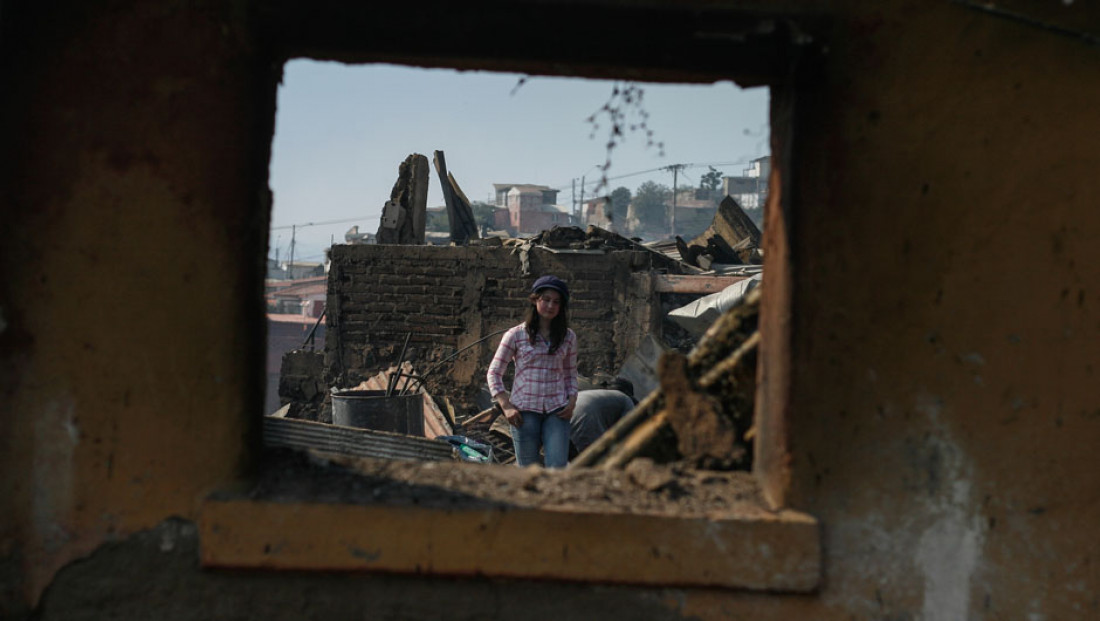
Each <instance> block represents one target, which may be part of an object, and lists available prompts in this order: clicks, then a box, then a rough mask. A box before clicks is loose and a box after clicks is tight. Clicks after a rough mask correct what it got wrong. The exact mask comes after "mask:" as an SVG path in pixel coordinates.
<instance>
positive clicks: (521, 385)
mask: <svg viewBox="0 0 1100 621" xmlns="http://www.w3.org/2000/svg"><path fill="white" fill-rule="evenodd" d="M513 361H514V362H515V363H516V374H515V378H514V379H513V380H512V395H511V397H510V400H511V402H512V405H514V406H516V408H518V409H520V410H527V411H529V412H550V411H552V410H556V409H557V408H560V407H564V406H566V405H567V404H568V403H569V399H570V398H572V397H573V395H575V394H577V335H576V334H575V333H574V332H573V331H572V330H566V333H565V339H564V340H563V341H562V343H561V346H559V347H558V350H557V351H556V352H554V353H552V354H551V353H550V342H549V341H547V340H546V339H544V338H542V337H541V336H539V335H536V336H535V342H534V343H531V339H530V338H529V337H528V336H527V330H526V329H525V326H524V324H520V325H518V326H516V327H514V328H512V329H511V330H508V331H507V332H505V333H504V338H502V339H501V340H500V346H499V347H497V353H496V355H495V356H493V362H492V364H490V365H489V373H488V380H489V393H490V394H491V395H492V396H493V397H494V398H495V397H496V396H497V395H498V394H500V393H502V392H504V391H505V390H506V389H505V387H504V370H505V369H506V368H508V363H509V362H513Z"/></svg>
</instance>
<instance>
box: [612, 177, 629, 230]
mask: <svg viewBox="0 0 1100 621" xmlns="http://www.w3.org/2000/svg"><path fill="white" fill-rule="evenodd" d="M630 199H631V196H630V190H628V189H627V188H624V187H622V186H619V187H617V188H615V189H614V190H612V192H611V221H612V222H614V223H615V225H616V226H619V227H622V226H625V225H626V210H627V208H628V207H630Z"/></svg>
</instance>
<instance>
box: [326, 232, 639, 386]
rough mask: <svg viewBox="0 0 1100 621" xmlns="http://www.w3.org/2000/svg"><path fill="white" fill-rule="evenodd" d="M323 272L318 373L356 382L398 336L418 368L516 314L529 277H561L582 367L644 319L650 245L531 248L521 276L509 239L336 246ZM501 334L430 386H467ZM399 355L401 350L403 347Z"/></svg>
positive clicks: (392, 354) (635, 338) (616, 357)
mask: <svg viewBox="0 0 1100 621" xmlns="http://www.w3.org/2000/svg"><path fill="white" fill-rule="evenodd" d="M330 256H331V258H332V265H331V268H330V271H329V297H328V308H329V309H331V312H330V314H329V316H330V319H329V324H328V327H329V333H328V341H327V346H326V367H327V370H326V376H327V378H328V381H330V382H331V383H333V384H334V385H337V386H339V387H348V386H354V385H355V384H358V383H359V382H360V381H362V380H363V379H366V378H368V377H370V376H372V375H374V374H375V373H377V372H378V371H380V370H383V369H385V368H386V367H387V366H388V365H390V364H395V363H396V361H397V358H398V357H400V355H401V349H402V347H403V345H404V342H405V336H406V335H409V351H410V352H412V351H413V350H415V351H416V356H417V361H416V362H415V368H416V369H417V370H418V371H421V372H423V371H426V370H427V369H429V368H431V367H432V366H433V365H434V364H435V363H436V362H438V361H441V360H442V359H444V358H446V357H447V356H450V355H451V354H453V353H454V352H455V351H456V350H457V349H461V348H465V347H467V346H469V345H473V344H474V343H476V342H477V341H479V340H481V339H483V338H485V337H488V336H489V335H491V334H493V333H494V332H497V331H500V330H504V329H507V328H510V327H512V326H514V325H516V324H518V323H520V322H521V321H522V320H523V313H524V312H525V309H526V308H527V304H528V302H527V296H528V295H529V294H530V291H531V284H532V283H533V282H534V280H535V278H537V277H538V276H541V275H543V274H556V275H557V276H558V277H560V278H562V279H564V280H565V281H566V282H567V283H568V285H569V293H570V296H569V320H570V327H571V328H572V329H573V330H574V331H575V332H576V333H577V339H578V346H579V352H578V367H579V371H580V373H581V374H582V375H586V376H592V375H593V374H596V373H603V374H612V373H614V372H615V370H616V369H618V368H619V366H620V365H621V364H622V362H623V360H625V358H626V356H628V355H629V354H630V353H631V352H633V351H634V349H635V348H636V346H637V343H639V342H640V341H641V339H642V338H643V337H644V336H645V335H646V334H647V333H649V331H650V330H651V329H652V328H653V325H654V321H655V318H656V317H658V315H657V313H658V312H659V309H655V308H653V303H652V300H654V299H655V297H654V296H652V295H651V292H652V285H651V282H650V276H649V269H650V268H651V267H652V257H653V255H652V254H651V253H647V252H640V251H618V252H612V253H608V254H585V253H569V252H563V253H553V252H550V251H549V250H546V249H545V248H534V249H532V250H531V252H530V253H529V254H528V257H529V267H530V275H528V276H524V275H523V266H522V261H521V258H520V255H519V253H518V252H517V251H516V250H515V249H513V248H510V247H502V246H497V247H480V246H470V247H457V246H385V245H353V246H336V247H334V248H333V250H332V252H331V255H330ZM499 342H500V337H499V336H495V337H492V338H489V339H487V340H485V341H484V342H482V343H481V344H480V345H476V346H474V347H471V348H470V349H468V350H467V351H466V352H465V353H463V354H460V355H459V356H458V357H456V358H454V360H453V362H449V363H444V364H445V365H446V366H443V367H441V369H440V371H439V372H437V374H434V375H433V377H432V379H431V382H430V383H429V386H435V387H440V386H445V387H447V388H448V389H455V388H457V389H459V390H460V391H461V390H466V389H469V390H476V389H477V387H480V386H483V385H484V384H485V372H486V370H487V369H488V366H489V362H490V361H491V360H492V357H493V352H494V351H495V350H496V345H497V344H498V343H499ZM407 357H408V354H407Z"/></svg>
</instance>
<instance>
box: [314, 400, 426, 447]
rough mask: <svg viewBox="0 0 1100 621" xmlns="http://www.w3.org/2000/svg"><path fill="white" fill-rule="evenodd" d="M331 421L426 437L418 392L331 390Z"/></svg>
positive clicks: (336, 423)
mask: <svg viewBox="0 0 1100 621" xmlns="http://www.w3.org/2000/svg"><path fill="white" fill-rule="evenodd" d="M332 423H333V424H334V425H342V426H344V427H358V428H360V429H373V430H375V431H391V432H393V433H403V434H405V435H408V436H420V437H424V402H423V397H422V396H421V395H419V394H416V395H404V396H397V395H394V396H391V397H387V396H386V391H384V390H339V391H335V392H333V393H332Z"/></svg>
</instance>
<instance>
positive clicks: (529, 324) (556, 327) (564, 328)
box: [523, 287, 569, 354]
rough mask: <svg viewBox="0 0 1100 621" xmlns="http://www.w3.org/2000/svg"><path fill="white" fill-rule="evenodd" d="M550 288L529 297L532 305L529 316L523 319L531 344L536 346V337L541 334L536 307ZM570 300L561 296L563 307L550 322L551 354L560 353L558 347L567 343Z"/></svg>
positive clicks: (559, 308)
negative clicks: (542, 294) (543, 293)
mask: <svg viewBox="0 0 1100 621" xmlns="http://www.w3.org/2000/svg"><path fill="white" fill-rule="evenodd" d="M549 288H550V287H543V288H542V289H539V290H538V291H536V292H534V293H532V294H531V295H529V296H527V299H528V301H530V302H531V305H530V306H528V307H527V314H526V316H525V317H524V319H523V323H524V324H525V325H526V328H527V338H529V339H531V344H532V345H534V344H535V335H536V334H538V332H539V310H538V308H537V307H536V306H535V304H536V303H537V302H538V299H539V296H540V295H541V293H542V292H543V291H546V290H547V289H549ZM568 312H569V298H567V297H565V296H564V295H563V296H561V306H559V307H558V314H557V315H555V316H554V318H553V319H551V320H550V353H551V354H552V353H554V352H556V351H558V347H560V346H561V344H562V342H564V341H565V335H566V333H567V332H568V330H569V317H567V314H568Z"/></svg>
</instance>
